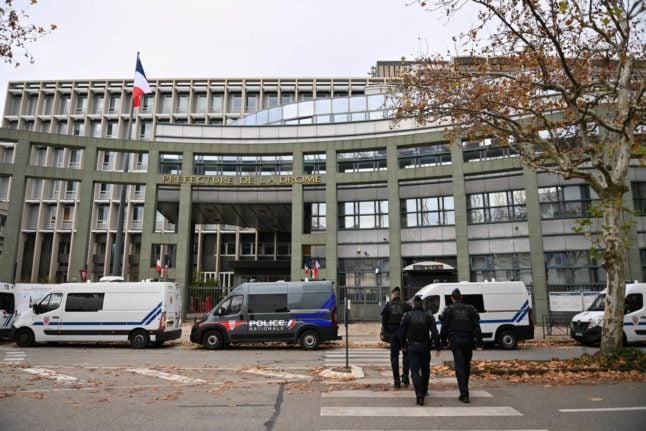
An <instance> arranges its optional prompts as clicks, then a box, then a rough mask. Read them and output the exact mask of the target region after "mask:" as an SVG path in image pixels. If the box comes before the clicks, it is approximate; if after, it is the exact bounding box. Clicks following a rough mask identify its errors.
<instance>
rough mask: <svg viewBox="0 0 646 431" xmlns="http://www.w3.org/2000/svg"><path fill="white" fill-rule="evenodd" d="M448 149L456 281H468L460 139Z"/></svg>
mask: <svg viewBox="0 0 646 431" xmlns="http://www.w3.org/2000/svg"><path fill="white" fill-rule="evenodd" d="M449 148H450V149H451V172H452V178H451V179H452V181H453V204H454V205H455V254H456V256H455V257H456V259H457V268H456V269H457V270H458V281H469V280H470V279H471V268H470V265H469V224H468V217H467V194H466V181H465V178H464V159H463V157H462V140H461V138H459V137H458V138H454V139H453V141H452V142H451V145H449Z"/></svg>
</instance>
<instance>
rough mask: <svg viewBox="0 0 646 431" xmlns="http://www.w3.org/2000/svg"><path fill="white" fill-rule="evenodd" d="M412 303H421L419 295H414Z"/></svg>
mask: <svg viewBox="0 0 646 431" xmlns="http://www.w3.org/2000/svg"><path fill="white" fill-rule="evenodd" d="M413 302H417V303H419V304H421V303H422V297H421V296H419V295H415V298H413Z"/></svg>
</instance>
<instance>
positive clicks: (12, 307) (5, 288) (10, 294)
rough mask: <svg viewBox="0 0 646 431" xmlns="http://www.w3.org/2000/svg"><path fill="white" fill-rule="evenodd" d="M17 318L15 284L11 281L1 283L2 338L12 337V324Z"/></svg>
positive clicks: (0, 330) (0, 315)
mask: <svg viewBox="0 0 646 431" xmlns="http://www.w3.org/2000/svg"><path fill="white" fill-rule="evenodd" d="M15 318H16V289H15V286H14V285H13V284H10V283H0V339H7V338H10V337H11V324H12V323H13V320H14V319H15Z"/></svg>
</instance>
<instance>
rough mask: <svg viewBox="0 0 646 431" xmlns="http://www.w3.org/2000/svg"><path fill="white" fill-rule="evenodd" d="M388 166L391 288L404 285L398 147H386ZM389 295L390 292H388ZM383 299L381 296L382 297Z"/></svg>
mask: <svg viewBox="0 0 646 431" xmlns="http://www.w3.org/2000/svg"><path fill="white" fill-rule="evenodd" d="M386 152H387V154H386V159H387V160H386V165H387V166H388V172H389V173H390V175H388V181H387V186H388V252H389V254H390V257H389V261H390V262H389V265H390V272H389V274H388V275H389V278H390V287H391V288H392V287H395V286H403V284H402V246H401V244H402V240H401V239H402V236H401V227H402V223H401V211H400V206H401V202H400V199H399V156H398V153H397V145H394V143H393V145H388V146H387V147H386ZM386 293H387V294H388V293H389V291H388V290H386ZM380 297H381V296H380Z"/></svg>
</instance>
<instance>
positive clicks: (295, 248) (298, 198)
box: [290, 150, 305, 280]
mask: <svg viewBox="0 0 646 431" xmlns="http://www.w3.org/2000/svg"><path fill="white" fill-rule="evenodd" d="M292 172H293V173H294V175H302V174H303V151H301V150H294V151H293V152H292ZM304 206H305V202H304V201H303V185H302V184H294V185H292V220H291V226H292V237H291V243H292V245H291V248H292V258H291V264H290V279H291V280H300V279H301V278H302V274H303V234H304V229H303V223H304V221H303V217H304V215H303V214H304Z"/></svg>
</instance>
